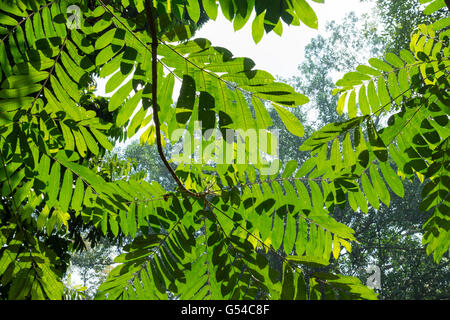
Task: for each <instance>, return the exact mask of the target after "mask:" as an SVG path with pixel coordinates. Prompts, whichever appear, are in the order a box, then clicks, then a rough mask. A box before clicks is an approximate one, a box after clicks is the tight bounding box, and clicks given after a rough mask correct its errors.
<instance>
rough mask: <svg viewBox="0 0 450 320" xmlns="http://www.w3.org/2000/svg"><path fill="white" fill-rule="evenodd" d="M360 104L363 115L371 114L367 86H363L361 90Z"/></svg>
mask: <svg viewBox="0 0 450 320" xmlns="http://www.w3.org/2000/svg"><path fill="white" fill-rule="evenodd" d="M358 102H359V108H360V110H361V113H362V114H363V115H364V116H365V115H369V114H370V105H369V100H367V95H366V86H365V85H362V86H361V88H360V89H359V97H358Z"/></svg>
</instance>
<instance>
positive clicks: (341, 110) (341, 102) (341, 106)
mask: <svg viewBox="0 0 450 320" xmlns="http://www.w3.org/2000/svg"><path fill="white" fill-rule="evenodd" d="M346 98H347V92H345V93H344V94H342V95H341V96H340V98H339V100H338V103H337V108H336V111H337V113H338V114H339V115H340V116H342V113H344V108H345V101H346Z"/></svg>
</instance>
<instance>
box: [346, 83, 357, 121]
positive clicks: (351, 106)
mask: <svg viewBox="0 0 450 320" xmlns="http://www.w3.org/2000/svg"><path fill="white" fill-rule="evenodd" d="M356 115H357V109H356V92H355V90H352V92H351V93H350V96H349V98H348V116H349V118H350V119H352V118H356Z"/></svg>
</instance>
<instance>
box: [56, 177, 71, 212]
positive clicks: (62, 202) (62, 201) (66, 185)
mask: <svg viewBox="0 0 450 320" xmlns="http://www.w3.org/2000/svg"><path fill="white" fill-rule="evenodd" d="M72 183H73V175H72V171H70V170H66V172H65V173H64V179H63V182H62V185H61V191H60V194H59V206H60V208H61V211H63V212H67V210H68V209H69V203H70V200H71V198H72Z"/></svg>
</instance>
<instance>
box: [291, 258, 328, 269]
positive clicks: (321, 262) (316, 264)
mask: <svg viewBox="0 0 450 320" xmlns="http://www.w3.org/2000/svg"><path fill="white" fill-rule="evenodd" d="M286 259H287V260H288V261H292V262H295V263H299V264H304V265H306V266H308V267H311V268H321V267H326V266H328V265H329V264H330V262H329V261H328V260H326V259H322V258H319V257H308V256H286Z"/></svg>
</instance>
